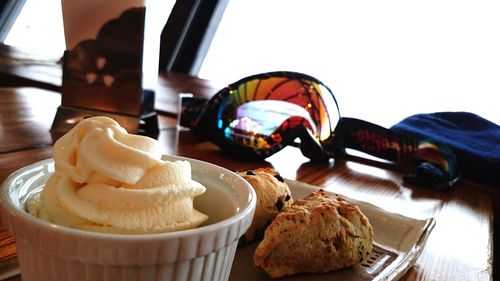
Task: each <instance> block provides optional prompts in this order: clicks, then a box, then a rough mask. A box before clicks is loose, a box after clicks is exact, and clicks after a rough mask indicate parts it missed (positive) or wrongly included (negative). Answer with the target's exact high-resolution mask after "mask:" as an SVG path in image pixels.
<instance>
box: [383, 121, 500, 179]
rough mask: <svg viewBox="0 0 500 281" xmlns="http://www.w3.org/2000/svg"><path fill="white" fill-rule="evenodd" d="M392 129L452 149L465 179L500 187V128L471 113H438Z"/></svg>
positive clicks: (403, 123)
mask: <svg viewBox="0 0 500 281" xmlns="http://www.w3.org/2000/svg"><path fill="white" fill-rule="evenodd" d="M391 129H393V130H396V131H400V132H405V133H408V134H413V135H416V136H419V137H423V138H429V139H433V140H435V141H437V142H440V143H443V144H446V145H448V146H449V147H451V149H452V150H453V151H454V153H455V154H456V156H457V162H458V171H459V172H460V173H461V174H462V176H463V178H465V179H470V180H474V181H477V182H480V183H485V184H489V185H493V186H498V187H500V126H499V125H497V124H495V123H493V122H491V121H489V120H486V119H484V118H482V117H480V116H478V115H476V114H473V113H469V112H436V113H429V114H417V115H413V116H410V117H408V118H405V119H404V120H402V121H401V122H399V123H397V124H396V125H394V126H393V127H392V128H391Z"/></svg>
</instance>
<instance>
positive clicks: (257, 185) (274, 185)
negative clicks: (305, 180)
mask: <svg viewBox="0 0 500 281" xmlns="http://www.w3.org/2000/svg"><path fill="white" fill-rule="evenodd" d="M238 174H239V175H240V176H242V177H243V178H244V179H245V180H247V181H248V182H249V183H250V185H252V187H253V188H254V189H255V193H256V194H257V205H256V207H255V214H254V217H253V220H252V224H251V225H250V227H249V228H248V230H247V232H246V233H245V234H244V235H243V237H242V238H241V239H240V242H241V243H244V242H250V241H254V240H258V239H262V237H263V236H264V230H265V229H266V227H267V226H268V225H269V224H270V223H271V221H272V220H273V219H274V217H276V215H277V214H278V213H279V212H281V211H283V210H284V209H285V207H287V206H289V205H290V204H291V203H292V202H293V199H292V194H291V192H290V188H289V187H288V185H287V184H286V182H285V180H284V179H283V178H282V177H281V176H280V174H279V173H278V172H277V171H276V170H274V169H273V168H259V169H255V170H249V171H246V172H240V173H238Z"/></svg>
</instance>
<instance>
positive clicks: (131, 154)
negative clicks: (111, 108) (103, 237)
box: [36, 117, 208, 233]
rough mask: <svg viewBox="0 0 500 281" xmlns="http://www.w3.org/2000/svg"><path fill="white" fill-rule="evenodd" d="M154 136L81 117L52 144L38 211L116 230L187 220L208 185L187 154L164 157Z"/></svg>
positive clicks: (179, 225)
mask: <svg viewBox="0 0 500 281" xmlns="http://www.w3.org/2000/svg"><path fill="white" fill-rule="evenodd" d="M161 156H162V154H161V151H160V146H159V144H158V142H157V141H156V140H154V139H151V138H149V137H145V136H139V135H133V134H128V133H127V132H126V130H125V129H123V128H122V127H121V126H120V125H119V124H118V123H117V122H116V121H114V120H113V119H110V118H108V117H92V118H88V119H84V120H82V121H81V122H79V123H78V124H77V125H76V126H75V127H74V128H73V129H71V130H70V131H69V132H68V133H67V134H66V135H64V136H63V137H61V138H60V139H59V140H58V141H57V142H56V143H55V144H54V161H55V166H56V172H55V173H54V175H53V176H52V177H51V178H50V179H49V181H48V182H47V184H46V186H45V187H44V190H43V192H42V194H41V196H40V202H41V204H42V205H43V210H37V211H36V213H42V214H44V215H43V216H44V217H46V218H48V220H50V221H52V222H54V223H56V224H60V225H65V226H70V227H75V228H81V229H89V230H94V231H105V232H120V233H150V232H165V231H173V230H180V229H187V228H193V227H196V226H198V225H199V224H200V223H202V222H203V221H205V220H206V219H207V218H208V217H207V216H206V215H204V214H202V213H200V212H198V211H197V210H195V209H194V207H193V198H194V197H196V196H198V195H201V194H203V193H204V192H205V190H206V188H205V187H204V186H203V185H202V184H200V183H198V182H197V181H194V180H193V179H192V178H191V165H190V163H189V162H188V161H183V160H179V161H163V160H162V159H161Z"/></svg>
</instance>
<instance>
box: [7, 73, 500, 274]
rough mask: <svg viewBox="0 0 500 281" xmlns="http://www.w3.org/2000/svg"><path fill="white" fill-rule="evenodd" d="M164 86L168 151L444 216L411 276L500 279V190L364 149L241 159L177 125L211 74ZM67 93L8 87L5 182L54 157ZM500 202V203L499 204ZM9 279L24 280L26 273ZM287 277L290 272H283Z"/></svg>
mask: <svg viewBox="0 0 500 281" xmlns="http://www.w3.org/2000/svg"><path fill="white" fill-rule="evenodd" d="M162 79H163V80H162V81H163V82H162V83H164V84H163V85H164V89H165V91H164V92H160V93H159V95H158V100H159V102H158V103H157V107H158V108H160V110H159V112H165V114H162V115H160V117H159V121H160V136H159V137H158V140H159V141H160V143H161V144H162V145H163V149H164V153H165V154H177V155H182V156H188V157H191V158H196V159H200V160H204V161H208V162H212V163H215V164H217V165H221V166H224V167H226V168H228V169H231V170H233V171H243V170H247V169H254V168H258V167H263V166H272V167H274V168H275V169H277V170H278V171H279V172H280V173H281V174H282V176H283V177H285V178H289V179H293V180H299V181H303V182H307V183H310V184H314V185H317V186H320V187H323V188H326V189H328V190H331V191H334V192H338V193H341V194H344V195H346V196H349V197H352V198H355V199H359V200H363V201H367V202H370V203H373V204H374V205H377V206H380V207H382V208H384V209H386V210H387V211H391V212H396V213H400V214H402V215H405V216H409V217H414V218H419V219H421V218H429V217H434V218H435V219H436V226H435V228H434V230H433V232H432V233H431V235H430V237H429V239H428V242H427V245H426V246H425V248H424V250H423V253H422V255H421V256H420V258H419V259H418V260H417V262H416V264H415V265H413V266H412V267H411V269H410V271H409V272H408V273H407V274H406V275H405V276H404V277H403V280H474V281H481V280H494V279H493V265H494V263H493V249H494V248H493V245H494V244H493V242H494V232H493V231H494V214H495V213H498V212H497V209H498V207H495V206H497V204H498V202H500V200H499V198H500V196H499V192H498V191H497V190H496V189H494V188H492V187H488V186H483V185H479V184H476V183H473V182H469V181H467V180H464V181H461V182H460V183H459V184H458V185H457V186H456V187H455V188H453V189H452V190H450V191H447V192H437V191H433V190H429V189H424V188H419V187H414V186H406V185H404V184H403V182H402V176H403V173H402V172H401V171H400V170H399V169H398V168H396V167H392V166H391V165H390V164H387V163H379V162H377V161H375V160H366V159H364V158H358V157H348V158H346V159H338V160H335V161H334V160H332V161H329V162H324V163H311V162H309V160H308V159H307V158H305V157H304V156H302V154H301V153H300V151H299V150H298V149H297V148H294V147H287V148H285V149H284V150H282V151H281V152H279V153H277V154H275V155H273V156H272V157H270V158H268V159H266V160H250V159H241V158H237V157H234V156H231V155H228V154H227V153H224V152H222V151H221V150H219V148H218V147H217V146H215V145H214V144H212V143H209V142H200V141H199V140H197V139H196V137H195V136H194V135H193V134H192V133H191V132H190V131H187V130H180V129H178V128H177V127H176V120H175V103H176V98H175V95H176V94H177V93H179V92H195V93H198V94H199V95H207V96H208V95H210V94H213V93H214V88H213V87H212V86H211V85H210V83H209V82H207V81H203V80H200V79H196V78H194V77H188V76H183V75H175V74H164V76H163V78H162ZM59 103H60V94H59V93H57V92H52V91H49V90H42V89H39V88H29V87H17V88H8V87H5V88H0V182H1V181H3V180H4V179H5V178H6V177H7V176H8V175H9V174H10V173H12V172H13V171H15V170H17V169H19V168H21V167H23V166H25V165H27V164H30V163H33V162H36V161H38V160H42V159H46V158H50V157H51V154H52V146H51V145H52V141H53V140H52V138H51V135H50V131H49V130H50V126H51V124H52V121H53V118H54V115H55V113H56V109H57V106H58V105H59ZM494 207H495V210H494ZM9 280H21V278H20V276H16V277H13V278H11V279H9ZM283 280H285V279H283Z"/></svg>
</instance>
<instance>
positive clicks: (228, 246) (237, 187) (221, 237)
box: [0, 156, 256, 281]
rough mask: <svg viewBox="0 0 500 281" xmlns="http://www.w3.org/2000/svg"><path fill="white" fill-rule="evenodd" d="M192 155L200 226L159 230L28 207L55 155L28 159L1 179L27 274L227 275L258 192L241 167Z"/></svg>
mask: <svg viewBox="0 0 500 281" xmlns="http://www.w3.org/2000/svg"><path fill="white" fill-rule="evenodd" d="M165 158H166V159H167V160H178V159H184V160H188V161H189V162H190V163H191V166H192V176H193V179H195V180H197V181H199V182H201V183H202V184H203V185H205V186H206V187H207V191H206V192H205V194H203V195H201V196H199V197H198V198H196V199H195V207H196V208H197V209H198V210H200V211H201V212H203V213H206V214H208V215H209V216H210V220H209V222H208V223H206V224H204V225H203V226H201V227H199V228H196V229H192V230H185V231H177V232H171V233H161V234H108V233H97V232H89V231H82V230H77V229H71V228H67V227H62V226H57V225H54V224H50V223H48V222H46V221H43V220H40V219H38V218H36V217H33V216H31V215H30V214H28V213H27V212H26V211H25V206H24V205H25V201H26V199H27V198H28V197H29V196H30V195H31V194H33V193H34V192H36V191H39V190H41V188H42V187H43V185H44V184H45V182H46V180H47V179H48V177H49V176H50V174H51V173H53V171H54V164H53V161H52V159H47V160H43V161H40V162H37V163H34V164H32V165H29V166H26V167H24V168H22V169H20V170H18V171H16V172H14V173H13V174H12V175H10V176H9V177H8V178H7V179H6V180H5V181H4V183H3V185H2V189H1V191H0V206H1V208H2V219H3V222H4V224H5V225H6V226H7V228H8V230H9V231H10V232H11V233H12V234H13V235H14V236H15V239H16V246H17V250H18V258H19V263H20V267H21V274H22V279H23V281H35V280H37V281H49V280H50V281H66V280H72V281H80V280H81V281H84V280H85V281H96V280H109V281H119V280H144V281H145V280H148V281H151V280H217V281H219V280H228V278H229V273H230V271H231V265H232V262H233V258H234V255H235V251H236V247H237V244H238V239H239V238H240V237H241V236H242V235H243V234H244V233H245V231H246V230H247V228H248V227H249V226H250V223H251V220H252V217H253V213H254V211H255V203H256V195H255V192H254V191H253V189H252V187H251V186H250V185H249V184H248V183H247V182H246V181H245V180H243V179H242V178H241V177H240V176H238V175H237V174H235V173H233V172H231V171H229V170H227V169H224V168H222V167H219V166H216V165H213V164H210V163H207V162H203V161H199V160H194V159H189V158H183V157H179V156H165Z"/></svg>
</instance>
